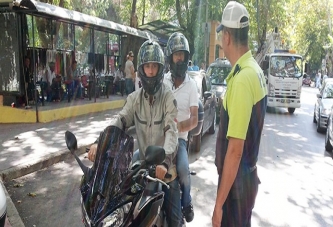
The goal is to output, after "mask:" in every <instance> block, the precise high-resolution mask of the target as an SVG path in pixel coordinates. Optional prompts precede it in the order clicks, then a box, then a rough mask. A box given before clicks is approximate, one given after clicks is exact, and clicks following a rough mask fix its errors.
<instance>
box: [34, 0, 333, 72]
mask: <svg viewBox="0 0 333 227" xmlns="http://www.w3.org/2000/svg"><path fill="white" fill-rule="evenodd" d="M43 1H44V2H48V3H50V4H55V5H59V6H61V7H65V8H69V9H73V10H77V11H80V12H83V13H86V14H90V15H94V16H97V17H101V18H105V19H108V20H113V21H115V22H117V23H121V24H125V25H129V24H130V16H131V11H132V4H133V2H134V0H43ZM207 2H208V4H207ZM227 2H228V0H136V14H137V16H138V24H139V25H141V24H142V22H144V23H148V22H151V21H154V20H164V21H167V22H173V23H176V24H179V26H180V27H181V28H182V29H183V33H184V35H185V36H186V37H187V38H188V41H189V45H190V51H191V55H192V60H197V61H198V62H199V61H202V60H203V56H204V33H203V31H202V23H203V22H205V21H206V5H208V15H207V19H208V21H211V20H216V21H220V20H221V17H222V11H223V8H224V7H225V5H226V4H227ZM239 2H241V3H243V4H244V5H245V6H246V8H247V9H248V11H249V14H250V42H249V43H250V48H251V49H252V50H253V52H254V53H255V51H256V49H257V48H258V47H259V46H260V45H261V44H262V43H263V41H264V40H265V38H266V34H267V33H268V32H270V31H272V30H273V29H274V28H275V27H278V28H279V32H280V33H281V37H282V39H284V40H285V47H286V48H291V49H295V50H296V51H297V53H299V54H300V55H302V56H304V58H305V59H306V61H307V62H309V63H310V66H311V68H312V69H318V68H319V67H320V65H321V59H322V58H323V57H324V56H325V54H326V52H329V53H330V52H333V41H332V38H330V37H332V31H330V29H329V23H328V21H329V20H331V18H330V15H331V12H330V9H331V6H332V5H333V3H332V2H333V0H325V1H323V0H313V1H309V0H240V1H239ZM257 4H258V6H257ZM257 9H258V10H257ZM143 18H144V21H143ZM40 26H41V25H40ZM212 32H214V31H212ZM329 35H331V36H329ZM41 40H42V39H41ZM324 46H330V48H329V49H328V50H325V49H324V48H323V47H324Z"/></svg>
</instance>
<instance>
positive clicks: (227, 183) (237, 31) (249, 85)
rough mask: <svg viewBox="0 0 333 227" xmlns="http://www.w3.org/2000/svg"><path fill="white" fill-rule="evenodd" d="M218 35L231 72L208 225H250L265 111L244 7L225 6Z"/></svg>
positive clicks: (263, 88) (263, 85) (261, 78)
mask: <svg viewBox="0 0 333 227" xmlns="http://www.w3.org/2000/svg"><path fill="white" fill-rule="evenodd" d="M216 32H217V33H219V32H222V35H221V40H222V48H223V51H224V54H225V56H226V58H227V59H228V60H229V61H230V63H231V65H232V70H231V72H230V74H229V75H228V77H227V83H228V90H227V92H226V94H225V95H224V98H223V105H222V108H221V112H220V119H221V120H220V123H219V132H218V135H217V139H216V151H215V152H216V153H215V155H216V157H215V165H216V167H217V172H218V175H219V178H218V190H217V196H216V203H215V207H214V212H213V216H212V225H213V226H214V227H219V226H223V227H240V226H251V215H252V209H253V207H254V203H255V198H256V195H257V192H258V185H259V183H260V181H259V178H258V175H257V167H256V162H257V159H258V152H259V144H260V138H261V133H262V129H263V125H264V118H265V113H266V107H267V95H266V83H265V78H264V74H263V71H262V70H261V68H260V67H259V65H258V64H257V62H256V60H255V59H254V58H253V57H252V53H251V51H250V50H249V46H248V33H249V13H248V11H247V9H246V8H245V7H244V5H242V4H240V3H238V2H235V1H230V2H228V4H227V5H226V7H225V8H224V10H223V14H222V21H221V24H220V25H219V26H218V27H217V29H216Z"/></svg>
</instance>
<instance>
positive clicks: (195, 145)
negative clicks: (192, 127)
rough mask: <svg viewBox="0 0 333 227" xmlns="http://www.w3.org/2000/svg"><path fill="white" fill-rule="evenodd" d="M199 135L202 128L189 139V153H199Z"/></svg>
mask: <svg viewBox="0 0 333 227" xmlns="http://www.w3.org/2000/svg"><path fill="white" fill-rule="evenodd" d="M201 135H202V129H201V132H200V134H199V135H197V136H192V137H191V140H190V145H189V146H190V147H189V153H191V154H199V153H200V147H201Z"/></svg>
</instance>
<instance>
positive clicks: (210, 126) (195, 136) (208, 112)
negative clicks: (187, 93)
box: [188, 70, 216, 153]
mask: <svg viewBox="0 0 333 227" xmlns="http://www.w3.org/2000/svg"><path fill="white" fill-rule="evenodd" d="M188 75H189V76H190V77H191V78H192V79H194V81H195V82H196V84H197V87H198V97H199V100H198V102H199V103H201V104H200V105H202V106H201V107H199V115H201V116H203V120H202V121H201V122H198V126H197V127H196V128H194V129H193V130H191V132H190V136H189V152H190V153H199V152H200V147H201V137H202V136H203V135H204V134H205V133H209V134H214V133H215V127H216V123H215V119H216V97H215V95H214V94H213V93H212V92H211V91H209V90H207V82H206V80H207V77H206V73H205V71H203V70H201V71H188ZM199 118H200V116H199Z"/></svg>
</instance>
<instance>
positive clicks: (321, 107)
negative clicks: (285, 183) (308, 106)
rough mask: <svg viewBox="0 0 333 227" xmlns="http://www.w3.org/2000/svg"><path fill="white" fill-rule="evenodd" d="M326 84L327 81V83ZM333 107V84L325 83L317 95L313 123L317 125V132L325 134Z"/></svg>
mask: <svg viewBox="0 0 333 227" xmlns="http://www.w3.org/2000/svg"><path fill="white" fill-rule="evenodd" d="M325 82H326V81H325ZM332 105H333V83H327V82H326V83H324V86H323V87H322V88H321V89H320V90H319V94H317V101H316V103H315V107H314V111H313V123H317V132H324V131H325V130H326V128H327V119H328V116H329V114H330V112H331V107H332Z"/></svg>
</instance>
